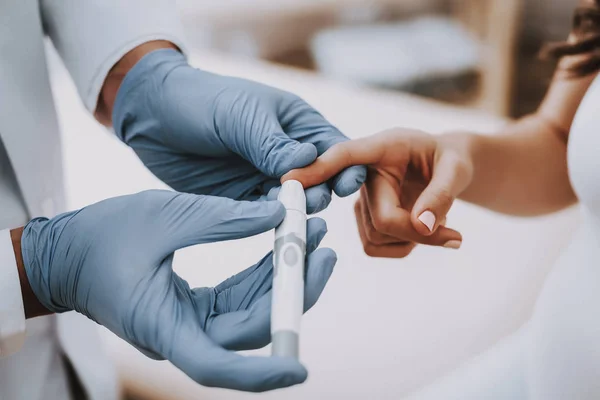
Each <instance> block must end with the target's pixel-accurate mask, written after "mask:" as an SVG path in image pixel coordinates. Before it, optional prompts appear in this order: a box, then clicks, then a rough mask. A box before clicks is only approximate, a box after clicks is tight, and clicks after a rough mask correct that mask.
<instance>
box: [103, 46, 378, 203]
mask: <svg viewBox="0 0 600 400" xmlns="http://www.w3.org/2000/svg"><path fill="white" fill-rule="evenodd" d="M112 119H113V126H114V129H115V132H116V134H117V136H118V137H119V138H120V139H121V140H123V141H124V142H125V143H127V144H128V145H129V146H131V148H132V149H133V150H134V151H135V152H136V153H137V155H138V156H139V158H140V159H141V160H142V161H143V163H144V164H145V165H146V166H147V167H148V168H149V169H150V171H152V172H153V173H154V174H155V175H156V176H157V177H158V178H160V179H161V180H163V181H164V182H165V183H167V184H168V185H170V186H171V187H172V188H173V189H175V190H178V191H182V192H188V193H196V194H210V195H217V196H224V197H229V198H232V199H244V200H254V199H257V198H261V197H266V198H268V199H275V198H276V197H277V192H278V188H279V178H281V176H282V175H284V174H285V173H286V172H288V171H290V170H292V169H294V168H301V167H304V166H307V165H309V164H311V163H312V162H313V161H315V159H316V158H317V156H318V155H320V154H322V153H324V152H325V151H326V150H327V149H329V148H330V147H331V146H333V145H334V144H336V143H340V142H343V141H346V140H348V139H347V138H346V137H345V136H344V135H343V134H342V133H341V132H340V131H339V130H337V129H336V128H335V127H334V126H332V125H331V124H330V123H329V122H327V121H326V120H325V119H324V118H323V117H322V116H321V115H320V114H319V113H318V112H317V111H316V110H315V109H314V108H312V107H310V106H309V105H308V104H307V103H306V102H305V101H303V100H302V99H300V98H299V97H297V96H295V95H293V94H291V93H287V92H284V91H282V90H279V89H275V88H272V87H269V86H265V85H262V84H259V83H256V82H252V81H247V80H244V79H238V78H232V77H226V76H221V75H216V74H213V73H209V72H206V71H202V70H199V69H196V68H192V67H191V66H190V65H188V63H187V61H186V59H185V57H184V56H183V55H182V54H181V53H179V52H177V51H176V50H172V49H161V50H156V51H153V52H151V53H149V54H147V55H146V56H144V57H143V58H142V59H141V60H140V61H138V63H137V64H136V65H135V66H134V67H133V68H132V69H131V70H130V71H129V72H128V73H127V75H126V77H125V79H124V80H123V82H122V84H121V86H120V88H119V91H118V93H117V98H116V100H115V103H114V107H113V115H112ZM365 177H366V169H365V168H364V167H363V166H354V167H351V168H349V169H347V170H345V171H343V172H341V173H340V174H338V175H337V176H335V177H334V178H332V180H330V181H329V182H328V183H324V184H321V185H319V186H316V187H314V188H311V189H309V190H307V193H306V196H307V209H308V212H309V213H312V212H316V211H320V210H322V209H324V208H325V207H327V205H328V204H329V202H330V201H331V189H330V188H333V190H334V191H335V193H337V194H338V195H339V196H346V195H349V194H351V193H353V192H355V191H357V190H358V189H359V188H360V186H361V185H362V183H363V181H364V180H365ZM271 189H274V190H271Z"/></svg>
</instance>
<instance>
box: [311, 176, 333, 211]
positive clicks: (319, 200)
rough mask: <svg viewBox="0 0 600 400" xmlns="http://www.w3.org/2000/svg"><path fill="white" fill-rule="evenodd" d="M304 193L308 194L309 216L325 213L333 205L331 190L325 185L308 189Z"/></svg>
mask: <svg viewBox="0 0 600 400" xmlns="http://www.w3.org/2000/svg"><path fill="white" fill-rule="evenodd" d="M304 193H305V194H306V212H307V213H309V214H315V213H318V212H320V211H323V210H324V209H326V208H327V206H328V205H329V204H330V203H331V190H330V189H329V187H328V186H327V184H325V183H322V184H320V185H318V186H313V187H311V188H308V189H306V190H305V191H304Z"/></svg>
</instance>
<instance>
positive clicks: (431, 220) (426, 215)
mask: <svg viewBox="0 0 600 400" xmlns="http://www.w3.org/2000/svg"><path fill="white" fill-rule="evenodd" d="M419 221H421V222H422V223H423V225H425V226H426V227H427V229H429V232H433V227H434V225H435V215H433V213H432V212H431V211H429V210H428V211H423V213H422V214H421V215H419Z"/></svg>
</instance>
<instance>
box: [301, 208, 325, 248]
mask: <svg viewBox="0 0 600 400" xmlns="http://www.w3.org/2000/svg"><path fill="white" fill-rule="evenodd" d="M306 232H307V243H306V244H307V246H306V252H307V253H312V252H313V251H315V250H316V248H317V247H319V244H320V243H321V241H322V240H323V238H324V237H325V235H326V234H327V223H326V222H325V221H324V220H323V219H321V218H316V217H315V218H311V219H309V220H308V222H307V226H306Z"/></svg>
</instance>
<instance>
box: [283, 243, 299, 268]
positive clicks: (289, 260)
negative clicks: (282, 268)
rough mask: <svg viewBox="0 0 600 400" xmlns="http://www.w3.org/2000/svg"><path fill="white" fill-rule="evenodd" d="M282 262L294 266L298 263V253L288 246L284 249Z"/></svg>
mask: <svg viewBox="0 0 600 400" xmlns="http://www.w3.org/2000/svg"><path fill="white" fill-rule="evenodd" d="M283 261H285V263H286V264H287V265H290V266H293V265H296V263H297V262H298V252H297V251H296V249H295V248H294V247H291V246H290V247H288V248H287V249H285V253H283Z"/></svg>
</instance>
